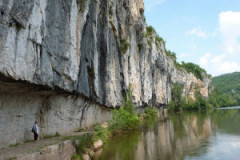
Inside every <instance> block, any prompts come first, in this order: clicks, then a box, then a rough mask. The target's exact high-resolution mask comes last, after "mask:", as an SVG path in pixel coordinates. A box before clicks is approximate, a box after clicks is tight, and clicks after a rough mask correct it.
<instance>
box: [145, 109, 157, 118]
mask: <svg viewBox="0 0 240 160" xmlns="http://www.w3.org/2000/svg"><path fill="white" fill-rule="evenodd" d="M144 113H145V115H144V118H145V119H149V118H154V117H156V116H157V111H156V110H155V109H153V108H151V107H147V109H145V111H144Z"/></svg>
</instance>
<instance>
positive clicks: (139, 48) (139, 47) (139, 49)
mask: <svg viewBox="0 0 240 160" xmlns="http://www.w3.org/2000/svg"><path fill="white" fill-rule="evenodd" d="M142 48H143V45H142V44H138V51H139V52H140V51H141V50H142Z"/></svg>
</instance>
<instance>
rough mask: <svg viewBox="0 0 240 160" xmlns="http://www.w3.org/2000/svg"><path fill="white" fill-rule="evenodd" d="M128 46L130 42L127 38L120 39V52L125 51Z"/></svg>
mask: <svg viewBox="0 0 240 160" xmlns="http://www.w3.org/2000/svg"><path fill="white" fill-rule="evenodd" d="M129 46H130V44H129V43H128V41H127V40H125V39H122V40H121V41H120V49H121V52H122V53H125V52H126V51H127V50H128V48H129Z"/></svg>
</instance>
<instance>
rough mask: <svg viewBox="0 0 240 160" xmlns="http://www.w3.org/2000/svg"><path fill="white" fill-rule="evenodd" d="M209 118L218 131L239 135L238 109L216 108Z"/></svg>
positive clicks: (239, 117) (239, 119) (239, 111)
mask: <svg viewBox="0 0 240 160" xmlns="http://www.w3.org/2000/svg"><path fill="white" fill-rule="evenodd" d="M210 115H211V120H212V122H213V123H214V124H215V125H216V126H217V128H218V131H219V132H223V133H227V134H233V135H239V133H240V125H239V122H240V110H239V109H229V110H216V111H214V112H212V113H210Z"/></svg>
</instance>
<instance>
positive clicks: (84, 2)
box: [77, 0, 87, 13]
mask: <svg viewBox="0 0 240 160" xmlns="http://www.w3.org/2000/svg"><path fill="white" fill-rule="evenodd" d="M77 2H78V3H79V6H80V10H79V12H80V13H83V12H84V10H85V7H86V2H87V0H80V1H77Z"/></svg>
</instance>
